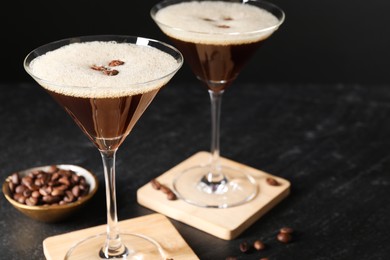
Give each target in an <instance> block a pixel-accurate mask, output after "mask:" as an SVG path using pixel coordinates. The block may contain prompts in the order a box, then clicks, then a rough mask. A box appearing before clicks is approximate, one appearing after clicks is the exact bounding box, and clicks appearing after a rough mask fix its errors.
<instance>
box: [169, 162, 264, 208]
mask: <svg viewBox="0 0 390 260" xmlns="http://www.w3.org/2000/svg"><path fill="white" fill-rule="evenodd" d="M220 169H221V173H222V174H223V175H224V177H225V178H224V179H223V180H222V181H220V182H218V183H209V182H207V178H206V177H205V176H206V175H207V174H208V173H209V170H210V166H207V165H205V166H202V165H199V166H195V167H192V168H189V169H187V170H185V171H183V172H182V173H181V174H180V175H179V176H177V177H176V178H175V179H174V181H173V188H174V190H175V192H176V194H177V195H178V197H179V198H180V199H182V200H184V201H186V202H188V203H190V204H193V205H196V206H200V207H207V208H229V207H234V206H238V205H241V204H244V203H246V202H248V201H250V200H252V199H253V198H254V197H255V196H256V194H257V192H258V187H257V186H258V185H257V183H256V181H255V179H254V178H253V177H252V176H251V175H249V174H248V173H246V172H244V171H242V170H240V169H235V168H231V167H227V166H221V167H220Z"/></svg>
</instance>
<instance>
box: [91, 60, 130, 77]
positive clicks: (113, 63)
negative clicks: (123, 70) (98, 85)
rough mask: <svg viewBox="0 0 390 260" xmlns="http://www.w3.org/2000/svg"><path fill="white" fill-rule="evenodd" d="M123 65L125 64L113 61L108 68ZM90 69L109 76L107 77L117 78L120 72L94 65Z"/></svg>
mask: <svg viewBox="0 0 390 260" xmlns="http://www.w3.org/2000/svg"><path fill="white" fill-rule="evenodd" d="M123 64H125V62H124V61H121V60H112V61H110V62H109V63H108V66H109V67H116V66H120V65H123ZM90 68H91V69H93V70H97V71H101V72H102V73H103V74H104V75H107V76H115V75H118V74H119V71H118V70H113V69H111V68H108V67H106V66H98V65H95V64H94V65H92V66H91V67H90Z"/></svg>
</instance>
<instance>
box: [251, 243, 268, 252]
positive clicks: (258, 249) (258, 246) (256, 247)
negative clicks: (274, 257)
mask: <svg viewBox="0 0 390 260" xmlns="http://www.w3.org/2000/svg"><path fill="white" fill-rule="evenodd" d="M253 247H254V248H255V249H256V250H257V251H260V250H263V249H265V244H264V243H263V241H261V240H256V241H255V242H253Z"/></svg>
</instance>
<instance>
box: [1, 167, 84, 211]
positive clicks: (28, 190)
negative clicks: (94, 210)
mask: <svg viewBox="0 0 390 260" xmlns="http://www.w3.org/2000/svg"><path fill="white" fill-rule="evenodd" d="M8 187H9V190H10V192H11V197H12V198H13V199H14V200H15V201H17V202H19V203H22V204H26V205H29V206H39V205H64V204H69V203H72V202H74V201H77V200H79V199H81V198H82V197H84V196H86V195H87V194H88V193H89V189H90V185H89V184H88V183H87V181H86V179H85V177H84V176H80V175H78V174H77V173H76V172H74V171H72V170H65V169H60V168H58V167H57V166H55V165H53V166H50V167H49V168H48V169H47V170H45V171H43V170H32V171H30V172H27V173H26V174H24V176H21V175H20V173H19V172H15V173H13V174H12V175H11V176H10V177H9V178H8Z"/></svg>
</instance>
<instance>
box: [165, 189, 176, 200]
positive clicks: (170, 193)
mask: <svg viewBox="0 0 390 260" xmlns="http://www.w3.org/2000/svg"><path fill="white" fill-rule="evenodd" d="M167 198H168V199H169V200H176V194H175V193H174V192H173V191H170V192H168V193H167Z"/></svg>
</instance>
